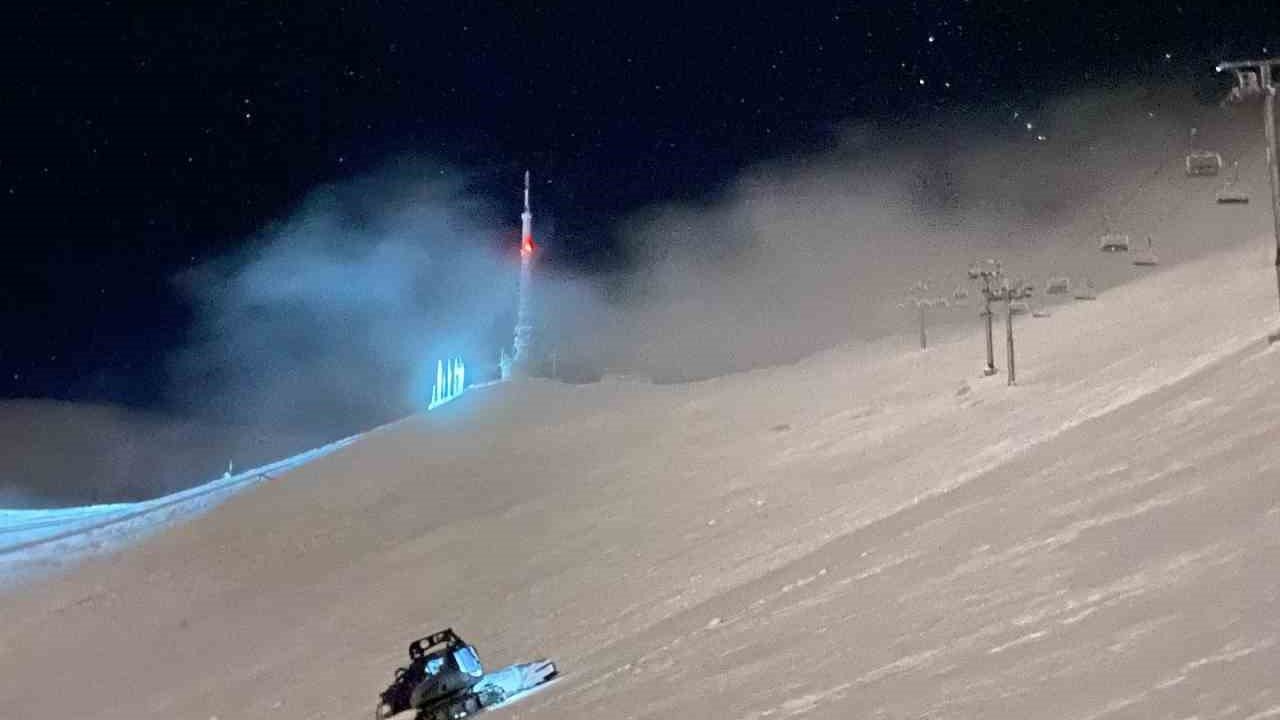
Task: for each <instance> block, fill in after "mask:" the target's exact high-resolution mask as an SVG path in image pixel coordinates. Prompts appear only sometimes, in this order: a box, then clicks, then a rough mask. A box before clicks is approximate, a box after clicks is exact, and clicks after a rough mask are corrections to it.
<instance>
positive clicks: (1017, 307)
mask: <svg viewBox="0 0 1280 720" xmlns="http://www.w3.org/2000/svg"><path fill="white" fill-rule="evenodd" d="M1009 312H1011V313H1013V314H1014V315H1026V314H1027V313H1029V312H1031V306H1030V305H1028V304H1027V301H1026V300H1014V301H1013V302H1011V303H1009Z"/></svg>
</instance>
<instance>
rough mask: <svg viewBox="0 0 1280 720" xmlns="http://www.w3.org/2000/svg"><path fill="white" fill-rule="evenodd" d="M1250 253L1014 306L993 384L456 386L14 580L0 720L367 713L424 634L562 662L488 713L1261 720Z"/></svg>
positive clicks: (1277, 554) (1257, 420) (889, 369)
mask: <svg viewBox="0 0 1280 720" xmlns="http://www.w3.org/2000/svg"><path fill="white" fill-rule="evenodd" d="M1270 252H1271V250H1270V248H1269V246H1268V245H1267V244H1266V243H1264V242H1261V241H1259V242H1255V243H1251V244H1249V245H1247V246H1245V247H1241V248H1237V249H1234V250H1230V251H1225V252H1221V253H1219V254H1215V255H1211V256H1208V257H1205V258H1202V259H1200V260H1197V261H1195V262H1192V263H1189V264H1186V265H1181V266H1177V267H1164V268H1161V269H1159V271H1157V272H1156V273H1154V274H1152V275H1150V276H1149V277H1147V278H1145V279H1143V280H1140V281H1138V282H1135V283H1133V284H1131V285H1126V286H1122V287H1119V288H1116V289H1113V290H1109V291H1106V292H1103V293H1101V294H1100V295H1099V297H1098V299H1097V301H1095V302H1086V303H1077V304H1072V305H1065V306H1062V307H1060V308H1058V309H1056V311H1055V312H1054V313H1053V315H1052V317H1049V318H1037V319H1032V318H1029V317H1022V318H1019V319H1018V321H1017V322H1018V326H1017V339H1018V347H1019V356H1018V371H1019V381H1020V384H1019V386H1017V387H1014V388H1009V387H1007V386H1006V385H1005V379H1004V376H1003V375H999V376H996V377H993V378H980V377H979V370H980V368H981V366H982V361H983V357H982V354H983V348H982V339H981V337H980V335H978V334H977V332H976V328H975V331H974V332H972V333H967V334H964V335H962V336H959V337H957V338H955V339H952V340H946V341H944V342H941V343H939V344H936V345H934V346H932V347H931V348H930V349H929V350H928V351H926V352H920V351H918V350H915V349H914V348H913V347H912V344H913V339H912V338H910V337H904V338H898V339H893V340H888V341H884V342H880V343H875V344H869V345H860V346H853V347H849V348H843V349H838V350H833V351H830V352H827V353H824V354H822V355H820V356H816V357H814V358H811V359H809V360H807V361H804V362H802V363H799V364H798V365H795V366H790V367H779V368H775V369H770V370H763V371H757V372H752V373H746V374H741V375H734V376H729V377H724V378H720V379H716V380H711V381H707V382H702V383H696V384H691V385H683V386H653V385H647V384H643V383H631V382H605V383H600V384H596V385H589V386H563V385H558V384H554V383H548V382H536V381H534V382H521V383H510V384H505V385H499V386H494V387H490V388H486V389H483V390H480V391H476V392H470V393H468V394H467V395H466V396H464V397H463V398H461V399H459V400H457V401H456V402H454V403H451V404H450V405H448V406H446V407H443V408H441V409H439V410H438V411H435V412H432V413H429V414H424V415H421V416H417V417H414V418H410V419H408V420H406V421H403V422H401V423H398V424H396V425H392V426H388V427H385V428H382V429H380V430H378V431H375V432H372V433H369V434H367V435H366V436H364V437H362V438H360V439H359V440H358V441H357V442H353V443H351V444H349V445H347V446H345V447H341V448H338V449H336V450H334V451H333V452H331V453H329V454H327V455H325V456H324V457H320V458H317V459H314V460H313V461H311V462H308V463H307V464H305V465H301V466H299V467H296V468H294V469H292V470H291V471H289V472H288V473H287V474H281V475H278V476H275V477H274V479H273V480H272V481H271V482H265V483H257V484H255V485H254V486H253V487H252V488H251V489H249V490H247V491H245V492H242V493H238V494H236V495H235V496H234V497H231V498H229V499H227V500H226V501H225V502H223V503H222V504H221V505H220V506H219V507H217V508H216V510H214V511H212V512H207V513H203V514H199V515H197V516H193V517H192V518H190V519H189V520H188V521H187V522H184V523H180V524H176V525H174V526H172V527H169V528H168V529H166V530H165V531H164V532H157V533H153V534H151V535H150V536H149V537H147V538H146V539H145V540H143V541H142V542H140V543H139V544H137V545H136V546H135V547H132V548H129V549H128V550H127V551H125V552H117V553H110V554H105V555H101V556H97V557H92V558H89V559H87V560H86V561H84V562H83V564H81V565H80V566H79V567H77V568H75V569H72V570H67V571H65V572H60V573H56V574H54V575H52V576H50V577H47V578H45V579H43V580H41V581H39V582H32V583H25V584H23V585H21V586H19V587H13V588H10V589H8V590H6V591H4V593H3V594H0V617H3V618H4V622H3V623H0V717H5V718H8V717H13V718H28V717H31V718H34V717H50V718H55V717H56V718H63V717H66V718H91V717H105V718H197V719H199V720H204V719H205V718H210V717H214V716H216V717H218V718H219V719H220V720H227V719H228V718H251V717H273V718H276V717H290V718H343V719H345V718H351V719H353V720H354V719H355V718H367V717H369V715H370V713H371V712H372V708H373V705H374V702H375V700H376V698H377V693H378V691H380V690H381V689H382V688H383V687H385V685H386V683H387V682H388V681H389V680H390V678H391V673H392V671H393V669H394V668H395V667H396V666H397V665H398V664H401V663H402V662H403V661H404V653H405V646H406V644H407V642H408V641H409V640H411V639H412V638H414V637H418V636H420V635H422V634H424V633H425V632H428V631H432V630H437V629H440V628H442V627H445V626H452V627H454V628H456V629H457V630H458V631H459V632H460V633H461V634H462V635H463V636H464V637H466V638H467V639H468V641H470V642H472V643H473V644H475V645H476V647H477V648H478V650H479V652H480V654H481V656H482V658H483V660H484V661H485V663H486V665H488V666H491V667H501V666H503V665H507V664H509V663H513V662H521V661H526V660H531V659H534V658H538V657H549V658H551V659H554V660H555V661H556V663H557V665H558V666H559V668H560V670H561V673H562V679H561V680H559V681H558V682H557V683H556V684H555V685H554V686H552V687H550V688H548V689H546V690H545V691H542V692H538V693H536V694H534V695H532V696H531V697H528V698H526V699H524V700H522V701H521V702H519V703H516V704H514V705H512V706H510V707H506V708H502V709H499V710H496V711H494V712H493V713H492V715H491V716H492V717H494V718H495V719H496V718H501V717H511V718H515V717H519V718H528V719H533V718H556V719H557V720H562V719H564V718H591V719H592V720H598V719H599V718H670V717H686V718H751V719H755V720H762V719H765V718H790V717H814V718H853V717H858V718H878V717H879V718H922V717H930V718H970V717H984V718H1017V719H1025V718H1054V719H1060V718H1080V719H1085V718H1112V717H1140V718H1147V717H1170V718H1191V717H1197V718H1241V719H1250V720H1258V719H1260V718H1265V717H1278V716H1280V674H1277V672H1276V668H1278V667H1280V602H1278V598H1280V443H1278V442H1276V438H1277V437H1280V354H1277V353H1278V352H1280V351H1277V350H1275V349H1272V348H1269V347H1268V346H1267V344H1266V342H1265V335H1266V333H1267V332H1268V331H1270V330H1272V329H1274V327H1275V325H1276V298H1275V292H1276V289H1275V276H1274V273H1273V271H1272V269H1271V267H1270V260H1271V257H1270ZM997 347H998V348H1001V346H1000V345H998V346H997ZM1001 349H1002V348H1001ZM998 365H999V366H1000V367H1001V368H1003V367H1004V359H1003V353H1000V354H999V355H998Z"/></svg>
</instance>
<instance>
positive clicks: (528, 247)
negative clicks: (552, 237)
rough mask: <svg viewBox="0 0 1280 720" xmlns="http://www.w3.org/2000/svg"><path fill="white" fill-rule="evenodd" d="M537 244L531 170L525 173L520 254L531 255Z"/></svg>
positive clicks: (523, 255)
mask: <svg viewBox="0 0 1280 720" xmlns="http://www.w3.org/2000/svg"><path fill="white" fill-rule="evenodd" d="M536 249H537V246H535V245H534V244H533V213H531V212H529V171H527V170H526V171H525V173H524V212H522V213H520V255H521V256H522V257H529V256H530V255H532V254H533V251H534V250H536Z"/></svg>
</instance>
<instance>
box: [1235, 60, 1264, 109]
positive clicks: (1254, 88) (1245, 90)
mask: <svg viewBox="0 0 1280 720" xmlns="http://www.w3.org/2000/svg"><path fill="white" fill-rule="evenodd" d="M1233 72H1234V73H1235V76H1236V86H1235V87H1233V88H1231V92H1230V94H1228V96H1227V100H1228V101H1230V102H1243V101H1244V100H1246V99H1248V98H1251V97H1257V96H1258V95H1262V94H1263V89H1262V85H1261V84H1260V83H1259V82H1258V73H1257V72H1255V71H1253V70H1241V69H1238V68H1237V69H1235V70H1234V71H1233Z"/></svg>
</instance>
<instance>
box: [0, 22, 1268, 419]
mask: <svg viewBox="0 0 1280 720" xmlns="http://www.w3.org/2000/svg"><path fill="white" fill-rule="evenodd" d="M57 5H59V6H64V7H65V9H45V8H40V7H36V6H35V4H26V5H22V6H21V7H20V9H18V10H16V11H13V10H11V11H10V13H9V17H8V18H6V26H7V32H6V33H5V34H6V35H7V36H8V39H7V40H6V42H5V43H4V45H5V50H4V52H5V53H6V54H7V55H8V56H9V57H8V58H7V59H6V61H5V72H4V73H3V81H2V82H3V84H2V85H0V87H2V88H3V91H2V92H0V99H2V100H3V102H2V103H0V109H2V112H3V116H2V117H3V120H0V122H3V125H4V132H3V133H0V218H2V219H3V230H4V237H5V242H6V250H7V252H6V253H5V256H4V257H5V263H4V265H3V270H2V271H0V272H2V273H3V295H2V296H0V327H2V328H3V334H2V335H0V396H3V397H50V398H57V399H64V400H80V401H93V402H113V403H126V404H131V405H137V406H143V407H150V406H155V405H157V404H159V403H160V402H161V390H160V389H161V388H162V386H163V384H164V383H163V374H164V372H165V358H166V357H167V356H168V354H169V353H170V352H171V351H172V350H173V349H174V348H176V347H178V346H180V345H182V344H183V342H184V341H185V337H186V334H187V332H188V330H189V327H190V325H191V322H192V317H191V309H190V308H188V307H187V306H186V304H185V303H184V300H183V298H182V296H181V295H180V294H179V293H178V292H177V291H176V290H175V288H174V286H173V278H174V276H175V275H176V274H177V273H179V272H181V271H183V270H184V269H186V268H190V267H193V266H196V265H200V264H203V263H206V262H208V261H209V260H211V259H214V258H216V257H219V256H222V255H225V254H226V253H229V252H233V251H235V250H236V249H237V248H240V247H242V246H243V245H244V244H245V243H246V242H247V241H248V239H249V238H251V237H252V236H253V235H254V233H255V232H256V231H258V230H259V229H260V228H262V227H263V226H264V225H266V224H268V223H270V222H272V221H273V220H277V219H280V218H282V217H286V216H288V214H289V212H290V210H291V209H292V208H294V207H295V206H296V204H297V203H298V202H299V201H300V200H301V199H302V198H304V197H305V196H306V195H307V193H308V192H309V191H312V190H314V189H315V188H316V187H318V186H321V185H323V184H326V183H334V182H341V181H343V180H344V179H346V178H351V177H356V176H359V175H361V174H363V173H368V172H372V171H374V170H376V169H377V168H378V167H379V166H381V165H383V164H385V163H387V162H388V161H389V160H392V159H395V158H397V157H403V156H421V157H429V158H433V159H436V160H438V161H441V162H443V163H446V164H447V165H448V166H450V167H456V168H459V169H461V170H462V171H465V172H466V173H468V176H469V177H470V178H471V179H470V182H471V183H472V188H473V190H474V192H475V193H476V194H477V195H478V196H480V197H484V198H486V199H487V200H488V201H489V202H493V203H499V202H510V203H511V211H510V212H511V220H512V230H513V233H514V231H515V228H516V227H517V226H518V222H519V221H518V215H517V213H518V212H519V208H518V207H517V206H516V205H515V202H516V198H517V191H518V183H519V176H520V172H521V171H522V170H523V169H525V168H529V169H531V170H532V171H533V173H534V177H535V180H536V183H537V187H536V189H535V192H536V197H537V202H538V203H539V205H538V207H537V214H538V219H539V227H540V228H542V229H546V228H551V229H552V232H551V233H549V235H550V238H549V242H550V243H551V244H550V247H549V252H550V253H551V257H552V260H553V261H555V262H560V263H562V264H566V265H572V266H575V267H576V268H577V269H579V270H581V271H583V272H588V273H590V272H593V271H598V270H602V269H613V268H614V267H615V266H616V265H617V264H618V263H619V262H621V260H620V259H619V258H618V257H617V255H616V253H615V238H616V235H617V229H618V224H619V222H620V221H622V220H623V219H624V218H625V217H627V215H628V214H629V213H631V212H634V211H637V210H640V209H643V208H645V207H648V206H651V205H653V204H655V203H660V202H667V201H672V200H679V201H691V202H697V201H699V200H702V199H708V198H713V197H714V196H715V194H716V193H717V192H718V191H719V190H720V189H722V188H723V187H724V186H725V185H726V183H728V182H729V181H730V180H731V179H732V178H733V177H734V176H735V174H736V173H737V172H739V171H740V170H741V169H742V168H743V167H744V166H746V165H749V164H751V163H753V162H757V161H760V160H764V159H768V158H777V157H784V156H788V155H794V154H803V153H805V152H809V151H812V150H815V149H820V148H821V147H823V145H824V143H827V142H828V141H829V140H830V137H831V132H832V128H833V127H835V126H836V125H837V124H838V123H840V122H842V121H845V120H848V119H852V118H874V119H878V120H881V121H887V122H901V123H912V122H918V121H921V120H922V119H926V118H929V117H930V116H931V115H932V114H933V112H934V111H935V110H936V109H938V108H939V107H941V108H945V109H950V110H957V111H961V112H963V111H964V109H965V108H989V107H994V106H998V105H1000V104H1002V103H1004V104H1009V105H1012V106H1017V107H1033V106H1034V105H1035V104H1036V103H1037V102H1038V100H1039V99H1041V98H1045V97H1048V96H1049V95H1051V94H1053V93H1057V92H1061V91H1064V90H1069V89H1073V88H1078V87H1085V86H1093V85H1107V84H1113V83H1120V82H1133V81H1135V80H1136V79H1139V78H1144V77H1153V78H1160V79H1162V80H1170V79H1174V80H1176V79H1180V78H1181V79H1185V80H1187V81H1188V82H1195V83H1201V82H1211V81H1212V80H1213V78H1212V77H1210V76H1211V75H1212V72H1211V66H1212V63H1213V62H1214V61H1216V60H1219V59H1223V58H1225V57H1227V56H1229V55H1236V54H1248V55H1254V54H1259V53H1261V52H1264V48H1266V47H1267V45H1268V43H1269V42H1270V43H1274V44H1275V45H1276V46H1277V47H1280V11H1278V10H1277V9H1276V8H1275V6H1274V4H1273V3H1270V2H1263V1H1259V2H1254V3H1224V2H1209V1H1205V2H1200V3H1182V4H1176V3H1151V2H1143V3H1137V2H1135V3H1123V2H1118V1H1117V0H1107V1H1105V2H1102V1H1084V2H1054V3H1051V2H1011V1H1005V2H995V1H992V2H961V1H960V0H956V1H954V2H952V1H947V2H936V3H926V2H849V1H846V2H841V3H822V2H812V3H775V4H765V3H760V4H756V3H734V4H728V3H724V4H717V3H682V4H679V5H675V6H672V7H664V6H662V5H661V4H655V3H580V4H568V3H566V4H563V5H545V4H535V3H502V4H496V3H474V4H472V3H456V4H450V5H448V6H446V5H443V4H441V5H433V4H432V3H422V2H414V3H409V2H375V1H373V0H370V2H364V3H356V2H345V3H325V2H306V3H264V2H236V3H229V2H228V3H223V2H206V3H127V2H93V3H90V2H83V3H58V4H57ZM188 6H189V7H188ZM1267 12H1269V13H1270V15H1269V16H1268V15H1267V14H1266V13H1267ZM1272 49H1273V48H1272ZM1206 78H1207V80H1206ZM544 237H545V235H544Z"/></svg>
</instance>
